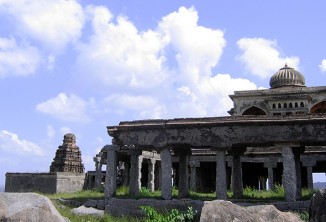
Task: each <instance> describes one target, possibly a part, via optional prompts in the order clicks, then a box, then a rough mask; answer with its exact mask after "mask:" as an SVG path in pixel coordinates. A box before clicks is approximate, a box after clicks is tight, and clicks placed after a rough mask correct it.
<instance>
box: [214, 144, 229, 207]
mask: <svg viewBox="0 0 326 222" xmlns="http://www.w3.org/2000/svg"><path fill="white" fill-rule="evenodd" d="M225 152H226V151H225V150H224V149H222V150H217V151H216V199H219V200H226V199H227V184H226V156H225Z"/></svg>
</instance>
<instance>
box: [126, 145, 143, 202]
mask: <svg viewBox="0 0 326 222" xmlns="http://www.w3.org/2000/svg"><path fill="white" fill-rule="evenodd" d="M142 162H143V157H142V156H141V150H133V151H131V152H130V181H129V194H130V195H133V196H136V195H138V193H139V190H140V188H141V166H142Z"/></svg>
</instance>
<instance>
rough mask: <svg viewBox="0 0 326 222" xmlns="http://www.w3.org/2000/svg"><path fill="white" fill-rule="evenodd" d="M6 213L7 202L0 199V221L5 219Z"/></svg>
mask: <svg viewBox="0 0 326 222" xmlns="http://www.w3.org/2000/svg"><path fill="white" fill-rule="evenodd" d="M6 214H7V204H6V203H5V201H4V200H3V199H0V221H3V220H4V219H5V216H6Z"/></svg>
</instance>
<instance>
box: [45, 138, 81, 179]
mask: <svg viewBox="0 0 326 222" xmlns="http://www.w3.org/2000/svg"><path fill="white" fill-rule="evenodd" d="M50 172H71V173H84V164H83V163H82V159H81V152H80V150H79V147H78V146H77V145H76V136H75V135H74V134H72V133H67V134H65V135H64V139H63V143H62V145H61V146H59V147H58V149H57V151H56V153H55V157H54V159H53V162H52V164H51V166H50Z"/></svg>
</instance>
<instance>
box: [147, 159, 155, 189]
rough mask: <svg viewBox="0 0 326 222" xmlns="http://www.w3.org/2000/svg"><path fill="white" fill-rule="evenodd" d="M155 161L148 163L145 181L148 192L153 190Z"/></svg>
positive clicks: (151, 160)
mask: <svg viewBox="0 0 326 222" xmlns="http://www.w3.org/2000/svg"><path fill="white" fill-rule="evenodd" d="M155 162H156V160H155V159H150V160H149V161H148V181H147V188H148V189H149V190H150V191H152V192H153V191H154V189H155V183H154V181H155Z"/></svg>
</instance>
